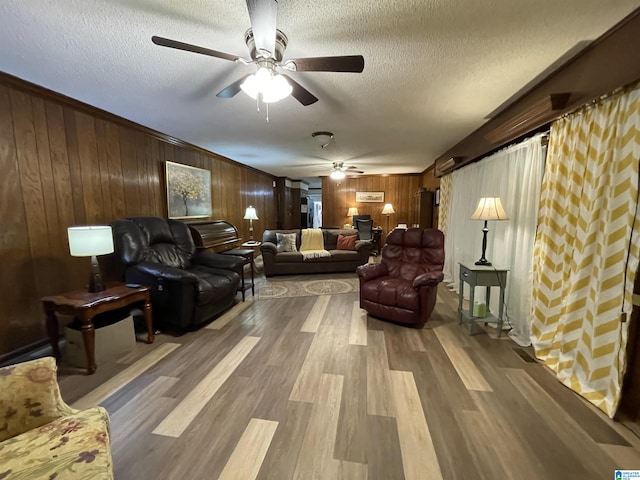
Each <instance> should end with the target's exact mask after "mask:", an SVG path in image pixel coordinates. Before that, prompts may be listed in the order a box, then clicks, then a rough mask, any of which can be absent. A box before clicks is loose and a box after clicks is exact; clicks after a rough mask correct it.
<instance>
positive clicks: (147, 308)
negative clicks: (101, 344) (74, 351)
mask: <svg viewBox="0 0 640 480" xmlns="http://www.w3.org/2000/svg"><path fill="white" fill-rule="evenodd" d="M40 300H41V301H42V306H43V308H44V313H45V315H46V322H47V334H48V336H49V342H50V343H51V348H52V349H53V354H54V356H55V357H56V360H57V361H58V362H59V361H60V348H59V347H58V335H59V328H58V317H56V312H57V313H61V314H63V315H74V316H76V317H78V318H79V319H80V320H81V321H82V340H83V341H84V349H85V352H86V354H87V372H88V373H89V375H91V374H93V373H95V371H96V361H95V328H94V325H93V321H92V320H93V317H95V316H96V315H98V314H99V313H104V312H109V311H111V310H115V309H117V308H121V307H125V306H127V305H130V304H132V303H135V302H143V311H144V319H145V322H146V324H147V343H153V340H154V338H155V337H154V334H153V321H152V317H151V294H150V291H149V287H147V286H144V285H139V286H135V287H128V286H126V284H124V283H108V284H107V288H106V289H105V290H103V291H102V292H96V293H90V292H88V291H87V290H76V291H73V292H67V293H62V294H60V295H50V296H47V297H42V298H41V299H40Z"/></svg>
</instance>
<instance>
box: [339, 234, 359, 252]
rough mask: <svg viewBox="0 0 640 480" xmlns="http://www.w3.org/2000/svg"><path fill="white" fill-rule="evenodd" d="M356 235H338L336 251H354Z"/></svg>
mask: <svg viewBox="0 0 640 480" xmlns="http://www.w3.org/2000/svg"><path fill="white" fill-rule="evenodd" d="M356 239H357V236H356V235H338V245H337V248H338V250H355V249H356Z"/></svg>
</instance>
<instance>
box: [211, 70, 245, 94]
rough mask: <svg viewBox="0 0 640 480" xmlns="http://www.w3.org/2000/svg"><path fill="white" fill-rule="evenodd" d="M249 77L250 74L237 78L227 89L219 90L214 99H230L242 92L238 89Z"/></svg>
mask: <svg viewBox="0 0 640 480" xmlns="http://www.w3.org/2000/svg"><path fill="white" fill-rule="evenodd" d="M249 75H251V74H250V73H249V74H247V75H245V76H244V77H241V78H239V79H238V80H236V81H235V82H233V83H232V84H231V85H229V86H228V87H226V88H224V89H223V90H220V91H219V92H218V93H216V97H220V98H231V97H235V95H236V94H237V93H238V92H239V91H240V90H242V88H240V85H242V83H243V82H244V81H245V80H246V79H247V77H248V76H249Z"/></svg>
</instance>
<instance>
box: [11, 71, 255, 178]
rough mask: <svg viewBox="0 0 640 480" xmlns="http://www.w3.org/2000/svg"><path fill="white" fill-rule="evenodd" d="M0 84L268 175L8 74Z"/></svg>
mask: <svg viewBox="0 0 640 480" xmlns="http://www.w3.org/2000/svg"><path fill="white" fill-rule="evenodd" d="M0 84H4V85H11V86H12V87H14V88H15V89H16V90H21V91H23V92H26V93H32V94H35V95H38V96H39V97H42V98H46V99H47V100H51V101H52V102H57V103H60V104H61V105H65V106H67V107H71V108H73V109H74V110H76V111H78V112H83V113H86V114H88V115H91V116H92V117H94V118H101V119H103V120H107V121H109V122H111V123H115V124H117V125H120V126H123V127H128V128H131V129H133V130H137V131H139V132H141V133H146V134H147V135H149V136H150V137H152V138H156V139H158V140H162V141H163V142H166V143H170V144H172V145H176V146H179V147H183V148H188V149H190V150H196V151H199V152H201V153H204V154H205V155H214V156H215V157H216V158H217V159H218V160H221V161H226V162H231V163H233V164H235V165H239V166H241V167H242V168H246V169H248V170H253V171H254V172H256V173H259V174H262V175H268V174H266V173H265V172H263V171H261V170H258V169H257V168H253V167H250V166H247V165H243V164H241V163H238V162H236V161H235V160H232V159H230V158H227V157H225V156H223V155H220V154H217V153H214V152H210V151H209V150H205V149H204V148H202V147H198V146H197V145H193V144H191V143H188V142H185V141H184V140H180V139H179V138H176V137H172V136H171V135H167V134H166V133H162V132H158V131H157V130H153V129H151V128H149V127H145V126H144V125H140V124H139V123H135V122H132V121H131V120H127V119H126V118H123V117H120V116H118V115H116V114H114V113H110V112H107V111H105V110H102V109H100V108H98V107H94V106H92V105H89V104H86V103H83V102H81V101H79V100H76V99H75V98H72V97H68V96H66V95H63V94H61V93H58V92H54V91H53V90H49V89H47V88H45V87H41V86H40V85H36V84H34V83H30V82H27V81H26V80H22V79H21V78H18V77H15V76H13V75H10V74H8V73H5V72H0Z"/></svg>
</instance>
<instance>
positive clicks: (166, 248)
mask: <svg viewBox="0 0 640 480" xmlns="http://www.w3.org/2000/svg"><path fill="white" fill-rule="evenodd" d="M111 227H112V228H113V244H114V247H115V254H114V263H115V264H116V265H114V268H115V270H116V273H117V274H118V277H119V278H120V279H121V280H124V281H126V282H130V283H137V284H138V283H139V284H142V285H148V286H149V287H151V305H152V308H153V320H154V322H160V323H164V324H170V325H173V326H176V327H179V328H180V329H186V328H195V327H197V326H199V325H201V324H203V323H204V322H206V321H208V320H210V319H211V318H213V317H215V316H216V315H219V314H220V313H222V312H223V311H224V310H226V309H227V308H229V307H230V306H231V305H233V302H234V299H235V296H236V292H237V290H238V286H239V284H240V275H239V274H238V273H237V272H239V271H240V269H241V268H242V265H243V262H244V260H243V259H242V258H238V257H234V256H232V255H220V254H217V253H208V252H199V251H197V250H196V247H195V245H194V243H193V238H192V237H191V233H190V232H189V227H187V225H186V224H184V223H182V222H180V221H178V220H167V219H166V218H160V217H132V218H126V219H122V220H116V221H115V222H113V223H112V224H111Z"/></svg>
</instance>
